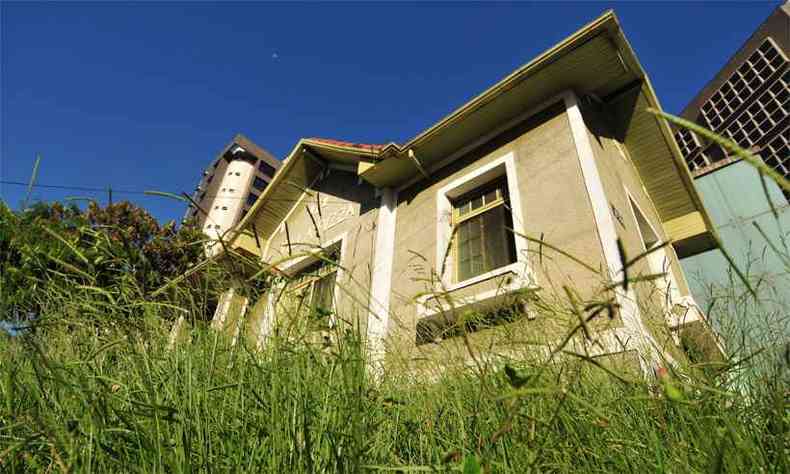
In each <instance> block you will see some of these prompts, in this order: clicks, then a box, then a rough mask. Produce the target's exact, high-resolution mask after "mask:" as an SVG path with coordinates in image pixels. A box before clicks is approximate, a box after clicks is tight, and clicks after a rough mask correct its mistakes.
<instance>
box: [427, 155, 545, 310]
mask: <svg viewBox="0 0 790 474" xmlns="http://www.w3.org/2000/svg"><path fill="white" fill-rule="evenodd" d="M502 176H505V181H506V183H507V192H508V196H509V200H510V212H511V218H512V222H513V230H514V231H515V232H516V234H525V231H524V212H523V207H522V204H521V193H520V192H519V189H518V175H517V173H516V162H515V153H514V152H513V151H509V152H507V153H505V154H503V155H502V156H500V157H499V158H496V159H494V160H493V161H491V162H489V163H487V164H485V165H483V166H481V167H479V168H477V169H475V170H471V171H469V172H468V173H466V174H464V175H462V176H460V177H458V178H456V179H454V180H453V181H451V182H449V183H448V184H446V185H445V186H442V187H441V188H440V189H439V191H438V192H437V194H436V267H435V268H436V271H437V272H440V271H441V269H442V265H443V264H444V265H445V270H444V274H443V275H442V277H441V279H442V285H441V287H439V288H435V290H436V291H437V292H445V291H446V292H452V291H455V290H460V289H461V288H465V287H468V286H471V285H475V284H477V283H481V282H484V281H486V280H490V279H493V278H497V277H502V276H505V275H507V274H511V275H513V278H512V279H511V281H510V283H509V284H507V285H503V286H501V287H499V288H497V289H495V290H487V291H481V292H478V293H475V294H473V295H469V296H466V297H464V298H460V299H457V300H455V301H454V304H453V307H454V309H455V310H459V309H462V308H467V307H469V306H481V305H482V307H485V306H487V305H489V304H491V303H494V302H495V301H496V300H498V299H500V298H503V297H505V296H506V295H508V294H510V293H513V292H514V291H517V290H520V289H523V288H528V287H534V286H535V285H536V283H535V282H536V280H535V276H534V274H533V272H532V271H531V268H530V266H529V260H528V254H527V240H526V239H524V238H523V237H519V236H518V235H514V241H515V247H516V249H515V250H516V261H515V262H513V263H511V264H509V265H505V266H503V267H499V268H495V269H493V270H491V271H488V272H486V273H483V274H480V275H477V276H474V277H472V278H468V279H466V280H463V281H459V282H455V281H453V278H454V276H455V274H456V272H455V268H454V266H455V261H454V259H453V256H452V255H451V254H448V255H447V262H446V264H445V263H444V262H443V260H444V258H445V253H446V252H447V246H448V245H449V244H450V238H451V237H452V222H453V204H452V200H453V199H456V198H458V197H459V196H461V195H463V194H465V193H467V192H469V191H472V190H474V189H477V188H479V187H480V186H484V185H486V184H487V183H490V182H492V181H494V180H496V179H497V178H501V177H502ZM450 252H452V249H451V250H450ZM452 309H453V308H451V307H450V306H449V305H447V304H445V303H443V302H441V301H439V300H438V299H436V298H435V297H434V295H431V294H428V295H423V296H421V297H419V298H418V299H417V318H418V319H421V318H425V317H430V316H434V315H437V314H439V313H446V312H447V311H450V310H452ZM527 317H528V318H530V319H531V318H532V317H534V315H532V314H529V313H528V314H527Z"/></svg>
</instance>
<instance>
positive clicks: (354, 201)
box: [251, 170, 380, 334]
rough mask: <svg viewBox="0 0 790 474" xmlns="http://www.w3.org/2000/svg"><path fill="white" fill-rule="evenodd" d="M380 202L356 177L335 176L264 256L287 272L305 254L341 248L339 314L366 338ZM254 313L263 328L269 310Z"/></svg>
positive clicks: (297, 210) (317, 188)
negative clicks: (332, 247) (324, 249)
mask: <svg viewBox="0 0 790 474" xmlns="http://www.w3.org/2000/svg"><path fill="white" fill-rule="evenodd" d="M319 200H320V211H319V203H318V201H319ZM379 201H380V199H379V197H378V196H376V193H375V190H374V188H373V187H372V186H370V185H369V184H367V183H360V182H359V181H358V178H357V176H356V174H355V173H349V172H345V171H338V170H332V171H331V172H330V173H329V175H328V176H326V177H324V178H323V179H320V180H318V181H317V182H316V183H315V184H314V185H313V186H310V187H309V188H307V190H306V192H305V193H304V194H303V195H302V197H301V198H300V199H299V201H298V203H297V204H296V205H295V207H294V208H293V210H292V211H291V213H290V214H289V215H288V217H287V218H286V219H285V220H284V221H283V223H282V224H281V225H280V226H279V227H278V229H277V230H276V231H275V233H274V234H273V235H272V236H271V238H270V239H269V240H268V242H267V243H266V245H265V247H264V254H263V260H264V261H266V262H269V263H277V266H278V268H281V269H284V270H286V271H288V269H289V267H291V265H297V266H298V265H299V262H300V261H302V259H304V258H306V257H305V255H304V254H305V253H310V252H315V251H316V250H317V249H319V248H322V247H324V248H325V247H327V246H330V245H333V244H337V245H339V246H340V250H341V256H340V269H339V271H338V280H337V284H336V289H335V308H336V313H337V314H338V315H339V316H340V317H341V319H342V320H343V322H345V323H348V324H350V325H351V326H353V327H356V328H359V330H360V331H361V332H362V334H364V333H365V331H366V328H367V316H368V314H367V311H368V310H367V308H368V294H369V289H370V281H371V270H370V269H371V267H372V265H373V263H374V261H373V258H374V256H373V248H374V245H375V227H376V225H375V223H376V218H377V215H378V205H379ZM308 209H309V212H308ZM286 224H287V228H288V230H287V232H286ZM289 241H290V252H289V244H288V243H289ZM264 297H266V296H264ZM255 307H256V311H255V312H254V313H255V314H252V315H251V320H254V321H256V322H255V323H254V324H257V325H259V324H260V320H261V319H262V318H263V317H264V315H263V311H264V309H265V305H263V304H260V302H256V306H255Z"/></svg>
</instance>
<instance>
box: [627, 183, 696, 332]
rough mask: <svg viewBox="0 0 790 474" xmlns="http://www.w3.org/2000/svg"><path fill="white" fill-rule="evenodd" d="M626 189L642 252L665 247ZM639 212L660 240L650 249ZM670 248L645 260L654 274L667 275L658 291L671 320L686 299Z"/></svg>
mask: <svg viewBox="0 0 790 474" xmlns="http://www.w3.org/2000/svg"><path fill="white" fill-rule="evenodd" d="M624 189H625V194H626V197H627V199H628V209H629V210H630V211H631V219H632V221H631V222H633V223H634V225H635V226H636V232H637V234H638V235H639V242H640V243H641V246H642V250H643V251H644V252H647V251H648V250H651V249H655V248H656V247H659V246H661V245H664V244H665V242H666V241H665V240H664V239H663V238H662V237H661V234H659V233H658V231H657V230H656V226H655V225H653V223H652V222H650V218H648V217H647V213H645V211H644V210H642V207H641V206H640V205H639V203H638V202H637V201H636V199H635V198H634V196H633V194H631V192H630V191H629V190H628V188H624ZM637 211H639V213H641V214H642V216H644V218H645V222H647V225H649V226H650V229H651V230H652V231H653V233H654V234H655V235H656V237H658V239H659V240H658V242H656V243H655V244H654V245H653V246H651V247H650V248H649V249H648V248H647V242H646V241H645V236H644V235H642V229H640V228H639V220H638V218H637V215H636V212H637ZM668 247H670V246H668V245H664V248H662V249H657V250H653V251H652V252H651V253H650V254H648V255H647V256H646V257H645V259H646V260H647V265H648V267H649V268H650V271H651V272H652V273H655V274H658V273H665V274H666V276H665V277H664V278H662V279H661V281H662V283H663V285H662V288H658V289H659V291H660V292H661V293H662V294H663V295H662V299H663V301H662V304H664V306H665V308H664V309H665V311H667V315H668V316H667V317H668V318H669V315H670V314H671V312H672V308H673V306H674V305H676V304H679V303H682V302H683V301H684V297H683V294H682V293H681V291H680V286H679V285H678V281H677V278H676V277H675V270H674V269H673V268H672V256H671V255H670V252H669V251H667V248H668ZM659 261H660V263H659ZM664 262H666V263H668V268H667V269H666V271H665V270H664ZM659 267H661V268H659ZM667 287H669V291H670V293H669V295H666V291H667Z"/></svg>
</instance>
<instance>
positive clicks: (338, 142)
mask: <svg viewBox="0 0 790 474" xmlns="http://www.w3.org/2000/svg"><path fill="white" fill-rule="evenodd" d="M308 140H311V141H314V142H321V143H326V144H328V145H336V146H342V147H346V148H359V149H361V150H366V151H379V150H381V149H383V148H385V147H386V146H387V145H386V144H385V145H378V144H369V143H353V142H344V141H342V140H332V139H330V138H308Z"/></svg>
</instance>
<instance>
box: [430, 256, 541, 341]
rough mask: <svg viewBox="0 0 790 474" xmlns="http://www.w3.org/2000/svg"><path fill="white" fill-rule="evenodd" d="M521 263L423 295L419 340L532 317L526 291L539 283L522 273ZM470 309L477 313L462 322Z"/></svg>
mask: <svg viewBox="0 0 790 474" xmlns="http://www.w3.org/2000/svg"><path fill="white" fill-rule="evenodd" d="M518 265H519V264H518V263H515V264H511V265H508V266H506V267H502V268H498V269H496V270H493V271H491V272H488V273H485V274H483V275H479V276H477V277H475V278H470V279H469V280H466V281H463V282H460V283H458V284H456V285H453V286H452V287H451V288H449V289H448V290H447V291H445V292H442V293H438V292H437V293H436V294H433V295H426V296H424V297H422V298H420V299H419V300H418V303H417V318H418V320H417V334H416V339H415V342H416V344H417V345H421V344H425V343H429V342H437V341H438V340H441V339H446V338H448V337H454V336H457V335H459V334H460V332H461V331H467V332H474V331H478V330H481V329H485V328H488V327H493V326H496V325H500V324H506V323H508V322H513V321H515V320H518V319H522V318H524V317H526V318H527V319H533V318H534V315H533V314H531V313H530V311H529V309H528V308H527V307H526V305H525V302H526V300H528V298H529V297H528V296H527V295H525V294H524V293H523V291H524V290H527V291H528V290H530V289H533V290H534V289H536V288H537V287H536V286H535V285H533V284H531V283H530V282H529V280H527V279H525V278H523V277H522V276H521V275H519V273H518V272H517V271H516V267H517V266H518ZM486 283H488V285H486ZM475 285H479V286H480V287H481V288H475ZM484 285H485V286H484ZM462 290H464V291H462ZM475 290H477V291H475ZM470 313H474V317H472V318H470V319H469V320H466V321H463V322H462V321H461V317H462V316H466V315H469V314H470Z"/></svg>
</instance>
